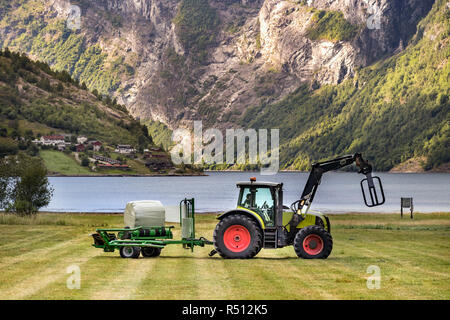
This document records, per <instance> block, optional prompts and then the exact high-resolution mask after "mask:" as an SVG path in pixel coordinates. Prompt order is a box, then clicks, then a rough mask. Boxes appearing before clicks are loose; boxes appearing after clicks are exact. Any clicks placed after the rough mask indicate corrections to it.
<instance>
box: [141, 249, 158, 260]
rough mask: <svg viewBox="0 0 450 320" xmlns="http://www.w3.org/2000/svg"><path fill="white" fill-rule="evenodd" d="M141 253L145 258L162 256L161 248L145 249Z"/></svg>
mask: <svg viewBox="0 0 450 320" xmlns="http://www.w3.org/2000/svg"><path fill="white" fill-rule="evenodd" d="M141 253H142V256H143V257H145V258H150V257H157V256H159V255H160V254H161V248H154V247H143V248H142V249H141Z"/></svg>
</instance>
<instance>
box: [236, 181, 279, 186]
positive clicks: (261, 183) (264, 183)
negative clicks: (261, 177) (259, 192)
mask: <svg viewBox="0 0 450 320" xmlns="http://www.w3.org/2000/svg"><path fill="white" fill-rule="evenodd" d="M281 185H282V183H278V182H267V181H253V182H252V181H240V182H238V183H237V186H238V187H240V186H253V187H278V186H281Z"/></svg>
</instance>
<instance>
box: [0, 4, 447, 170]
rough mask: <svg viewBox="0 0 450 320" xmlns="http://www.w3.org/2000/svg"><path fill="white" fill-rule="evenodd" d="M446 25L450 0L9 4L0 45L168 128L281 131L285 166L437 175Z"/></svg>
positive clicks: (443, 147) (1, 19)
mask: <svg viewBox="0 0 450 320" xmlns="http://www.w3.org/2000/svg"><path fill="white" fill-rule="evenodd" d="M70 5H76V6H77V8H79V10H80V14H81V16H80V22H81V24H80V28H75V29H74V28H72V29H70V28H69V27H68V26H69V25H68V23H67V22H68V18H69V21H71V19H72V18H73V16H72V15H70V8H71V7H70ZM448 21H449V8H448V5H447V2H446V1H443V0H436V1H433V0H377V1H375V0H367V1H347V0H309V1H279V0H220V1H219V0H209V1H208V0H181V1H177V0H138V1H136V0H109V1H106V0H91V1H87V0H85V1H84V0H83V1H82V0H79V1H71V2H69V1H65V0H52V1H40V0H13V1H0V46H1V47H3V48H4V47H9V48H11V49H12V50H20V51H23V52H26V53H27V54H29V55H30V56H31V57H32V58H34V59H40V60H43V61H45V62H47V63H48V64H49V65H51V66H52V68H54V69H55V70H60V71H62V70H65V71H67V72H69V73H70V74H71V75H72V76H73V77H74V78H75V79H77V80H78V81H79V82H80V83H85V84H86V86H87V87H88V88H89V89H91V90H97V91H98V92H99V94H107V95H110V96H111V97H112V98H116V99H117V101H118V103H120V104H123V105H125V106H126V107H127V109H128V110H129V112H130V113H131V114H132V115H133V116H135V117H139V118H140V119H141V120H143V121H146V122H147V121H149V120H151V121H159V122H162V123H163V124H164V125H165V126H167V127H168V128H169V129H175V128H177V127H179V126H181V127H183V126H186V127H189V126H191V124H192V120H194V119H202V120H203V121H204V126H205V127H206V126H215V127H219V128H221V129H224V128H228V127H244V128H248V127H252V128H280V134H281V143H282V146H281V153H280V155H281V157H282V159H281V160H282V166H283V168H289V169H305V168H307V167H308V166H309V164H310V162H311V161H316V160H320V159H324V158H327V157H330V156H334V155H339V154H342V153H350V152H353V151H356V150H357V151H362V152H364V154H367V155H369V156H370V158H371V160H373V161H374V162H375V165H376V167H377V169H380V170H389V169H391V168H393V167H394V166H396V165H398V164H400V163H402V162H404V161H407V160H409V159H421V160H420V161H421V163H422V166H423V167H425V168H426V169H431V168H436V167H439V166H440V165H441V164H445V163H448V162H449V160H450V159H449V158H450V155H449V151H448V150H449V148H448V144H449V141H448V136H449V135H448V130H449V129H448V115H449V113H448V110H449V101H448V96H449V85H448V83H449V81H448V74H449V70H448V54H449V48H448V32H449V25H448V24H449V23H448ZM150 127H151V128H153V129H155V130H157V129H158V128H160V127H161V126H160V125H153V126H150ZM163 127H164V126H163ZM164 130H166V129H165V127H164ZM160 136H161V137H166V138H167V131H164V132H163V133H162V134H161V135H160ZM424 156H425V160H422V159H424V158H423V157H424Z"/></svg>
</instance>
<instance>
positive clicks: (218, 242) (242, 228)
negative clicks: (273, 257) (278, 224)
mask: <svg viewBox="0 0 450 320" xmlns="http://www.w3.org/2000/svg"><path fill="white" fill-rule="evenodd" d="M262 244H263V241H262V231H261V228H260V227H259V225H258V224H257V223H256V221H254V220H253V219H252V218H250V217H247V216H245V215H243V214H234V215H230V216H227V217H225V218H223V219H222V220H221V221H220V222H219V223H218V224H217V226H216V229H215V230H214V246H215V248H216V251H217V252H218V253H219V254H220V255H221V256H222V257H223V258H228V259H250V258H253V257H254V256H255V255H256V254H258V252H259V251H260V250H261V248H262Z"/></svg>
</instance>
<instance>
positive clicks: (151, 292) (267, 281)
mask: <svg viewBox="0 0 450 320" xmlns="http://www.w3.org/2000/svg"><path fill="white" fill-rule="evenodd" d="M330 219H331V223H332V235H333V238H334V248H333V252H332V253H331V255H330V257H329V258H328V259H327V260H302V259H298V258H297V257H296V255H295V253H294V251H293V248H292V247H286V248H283V249H278V250H264V249H263V250H262V251H261V252H260V253H259V254H258V255H257V257H256V258H254V259H251V260H225V259H222V258H220V257H219V256H218V255H216V256H214V257H212V258H210V257H208V253H209V251H210V250H211V249H212V247H211V246H207V247H204V248H196V249H195V252H194V253H191V252H190V251H188V250H184V249H182V248H181V246H175V245H173V246H168V247H167V248H165V249H164V250H163V252H162V254H161V256H160V257H159V258H156V259H151V258H148V259H143V258H140V259H137V260H134V259H122V258H120V256H119V254H118V252H114V253H105V252H103V251H102V250H99V249H95V248H93V247H91V242H92V240H91V238H90V237H89V236H88V235H89V233H91V232H93V231H94V229H95V227H101V226H121V225H122V216H121V215H112V214H111V215H109V214H55V213H40V214H39V215H38V216H37V217H36V218H34V220H30V222H27V223H25V222H24V221H26V218H20V219H16V218H11V217H10V216H8V215H0V251H1V252H2V254H1V256H0V267H1V270H2V272H1V274H0V299H109V298H114V299H449V298H450V250H449V249H450V241H449V240H450V213H436V214H416V215H415V217H414V219H413V220H411V219H409V218H404V219H402V220H401V219H400V217H399V214H396V215H386V214H374V215H363V214H348V215H332V216H331V217H330ZM197 221H198V223H197V226H196V229H197V235H198V236H205V237H206V238H209V239H211V238H212V231H213V229H214V226H215V224H216V220H215V219H214V215H199V216H198V219H197ZM175 225H176V224H175ZM176 227H177V228H176V229H175V238H178V237H179V234H180V230H179V228H178V226H177V225H176ZM74 264H75V265H78V266H79V267H80V269H81V288H80V289H78V290H76V289H75V290H69V289H67V287H66V281H67V279H68V277H69V276H70V275H69V274H67V273H66V270H67V267H69V266H71V265H74ZM371 265H376V266H378V267H380V269H381V288H380V289H373V290H369V289H368V288H367V286H366V282H367V277H369V276H370V274H368V273H367V272H366V271H367V268H368V267H369V266H371Z"/></svg>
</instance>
